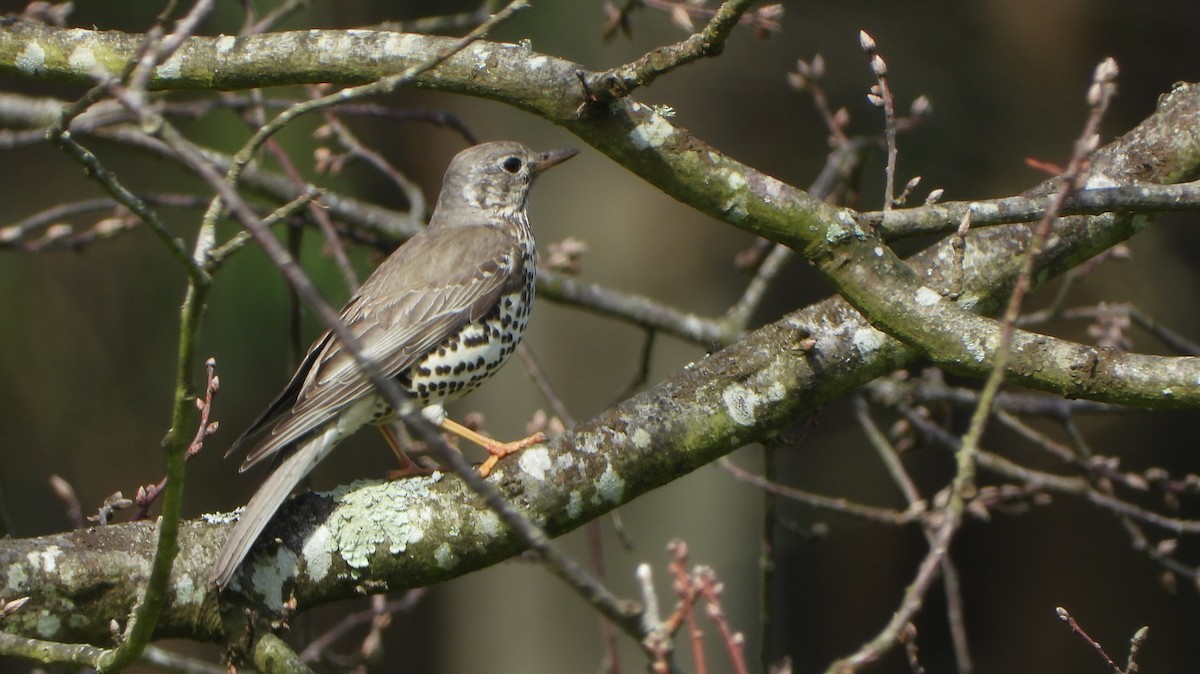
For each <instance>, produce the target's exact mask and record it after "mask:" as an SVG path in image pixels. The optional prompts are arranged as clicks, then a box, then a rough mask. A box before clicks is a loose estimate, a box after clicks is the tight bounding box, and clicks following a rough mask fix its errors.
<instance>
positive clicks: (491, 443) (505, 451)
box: [439, 417, 546, 477]
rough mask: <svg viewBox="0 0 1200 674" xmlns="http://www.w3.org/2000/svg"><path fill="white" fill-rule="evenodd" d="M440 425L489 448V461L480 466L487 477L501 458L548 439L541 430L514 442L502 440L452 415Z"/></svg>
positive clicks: (486, 448) (480, 472)
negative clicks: (472, 427) (475, 429)
mask: <svg viewBox="0 0 1200 674" xmlns="http://www.w3.org/2000/svg"><path fill="white" fill-rule="evenodd" d="M439 425H440V426H441V427H442V430H444V431H447V432H449V433H453V434H455V435H457V436H458V437H460V438H463V439H464V440H470V441H471V442H473V443H475V444H477V445H479V446H480V447H483V448H484V449H485V450H487V453H488V454H489V455H490V456H488V458H487V461H484V462H483V464H482V465H480V466H479V474H480V475H482V476H483V477H487V476H488V473H491V472H492V468H495V466H496V464H497V463H498V462H499V461H500V459H503V458H504V457H506V456H508V455H509V454H512V453H513V452H516V451H519V450H522V449H525V448H526V447H529V446H532V445H536V444H538V443H541V442H545V441H546V434H545V433H542V432H541V431H539V432H537V433H534V434H533V435H531V436H529V437H527V438H522V439H520V440H514V441H512V442H500V441H498V440H493V439H491V438H489V437H487V436H486V435H483V434H482V433H478V432H476V431H473V430H471V429H469V428H467V427H466V426H463V425H462V424H460V423H458V422H457V421H454V420H453V419H451V418H450V417H446V418H444V419H442V423H441V424H439Z"/></svg>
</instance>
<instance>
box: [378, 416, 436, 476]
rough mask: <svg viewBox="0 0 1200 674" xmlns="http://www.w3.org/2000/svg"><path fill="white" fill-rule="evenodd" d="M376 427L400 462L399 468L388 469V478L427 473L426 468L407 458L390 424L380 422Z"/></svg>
mask: <svg viewBox="0 0 1200 674" xmlns="http://www.w3.org/2000/svg"><path fill="white" fill-rule="evenodd" d="M377 428H379V432H380V433H382V434H383V439H384V440H387V443H388V447H391V448H392V453H393V454H395V455H396V460H397V461H399V462H400V467H399V468H396V469H395V470H390V471H388V479H389V480H395V479H398V478H402V477H408V476H410V475H428V474H429V471H428V470H426V469H425V468H422V467H421V466H419V465H417V462H416V461H413V460H412V459H411V458H409V456H408V454H406V453H405V452H404V448H403V447H401V446H400V438H397V437H396V431H394V430H393V429H392V426H391V424H382V425H380V426H378V427H377Z"/></svg>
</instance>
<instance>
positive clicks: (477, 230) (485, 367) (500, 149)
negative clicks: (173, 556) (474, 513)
mask: <svg viewBox="0 0 1200 674" xmlns="http://www.w3.org/2000/svg"><path fill="white" fill-rule="evenodd" d="M576 154H577V151H576V150H571V149H558V150H550V151H548V152H536V151H534V150H532V149H530V148H528V147H526V146H524V145H522V144H520V143H516V142H512V141H497V142H489V143H483V144H480V145H475V146H473V147H469V148H467V149H465V150H463V151H461V152H459V153H458V154H457V155H456V156H455V157H454V158H453V159H452V160H451V161H450V164H449V166H448V168H447V169H446V174H445V177H444V178H443V180H442V187H441V192H440V194H439V196H438V199H437V203H436V205H435V206H434V209H433V214H432V215H431V216H430V219H429V224H428V226H426V227H425V228H424V229H422V230H421V231H420V232H418V233H417V234H416V235H414V236H413V237H412V238H410V239H409V240H408V241H406V242H405V243H404V244H403V245H401V246H400V247H399V248H397V249H396V250H395V251H393V252H392V253H391V254H390V255H389V256H388V257H387V258H386V259H384V261H383V262H382V263H381V264H380V265H379V266H378V267H377V268H376V269H375V271H374V272H372V274H371V275H370V276H369V277H368V278H367V280H366V281H364V282H363V284H362V286H361V287H360V288H359V289H358V291H357V292H356V293H355V294H354V295H353V296H352V297H351V298H350V300H349V301H348V302H347V303H346V306H345V308H343V309H342V312H341V320H342V321H343V323H344V324H345V325H346V327H347V328H348V329H349V330H350V332H351V333H353V334H354V336H355V337H356V338H357V339H358V340H359V343H360V344H361V346H362V351H363V355H364V356H366V357H369V358H371V359H372V360H373V361H374V362H375V363H377V364H378V366H379V368H380V370H381V371H382V372H383V374H384V375H385V376H388V377H391V378H392V379H393V380H394V381H395V382H396V384H397V385H398V386H399V388H400V390H401V391H402V392H403V393H404V394H405V395H406V396H408V397H409V398H410V399H411V400H412V401H413V402H414V403H415V404H416V406H417V407H418V408H419V409H420V410H421V413H422V414H423V415H424V416H425V417H426V418H427V419H429V420H430V421H432V422H434V423H435V424H437V425H439V426H441V427H442V429H443V430H446V431H449V432H451V433H455V434H457V435H460V436H461V437H464V438H466V439H467V440H470V441H472V442H474V443H476V444H479V445H481V446H483V447H484V448H485V449H487V451H488V452H489V454H491V456H490V457H489V460H488V461H487V462H485V463H484V465H483V467H482V468H481V470H480V472H481V473H482V474H484V475H485V476H486V474H487V471H488V470H490V469H491V466H493V465H494V464H495V462H496V461H497V460H498V459H499V458H500V457H502V456H505V455H507V454H510V453H512V452H514V451H516V450H518V449H521V448H523V447H525V446H529V445H531V444H535V443H536V442H540V441H542V440H544V439H545V438H544V436H542V435H541V434H535V435H533V436H530V437H529V438H525V439H523V440H518V441H516V442H511V443H502V442H497V441H495V440H492V439H491V438H488V437H486V436H483V435H481V434H479V433H476V432H475V431H472V430H470V429H468V428H466V427H464V426H462V425H460V424H458V423H456V422H454V421H452V420H451V419H449V418H448V417H447V416H446V413H445V409H444V408H443V404H444V403H446V402H448V401H450V400H453V399H455V398H458V397H460V396H462V395H465V394H466V393H469V392H470V391H472V390H474V389H475V388H476V387H478V386H479V385H480V384H481V383H483V381H484V380H486V379H487V378H489V377H490V376H491V375H493V374H495V372H496V371H497V370H498V369H499V368H500V366H501V365H503V364H504V362H505V361H506V360H507V359H508V357H509V356H510V355H512V353H513V351H514V350H515V349H516V346H517V343H518V342H519V341H520V339H521V335H522V333H523V332H524V330H525V326H526V324H527V322H528V319H529V312H530V308H531V306H532V304H533V295H534V279H535V273H536V269H537V248H536V246H535V244H534V238H533V231H532V229H531V228H530V226H529V219H528V216H527V214H526V202H527V201H528V197H529V190H530V187H531V185H532V184H533V181H534V179H535V178H536V177H537V176H538V175H540V174H541V173H543V172H544V171H546V170H547V169H549V168H550V167H552V166H555V165H557V164H560V163H562V162H564V161H566V160H568V159H570V158H571V157H573V156H575V155H576ZM395 420H396V414H395V410H393V409H392V407H391V406H390V405H389V404H388V403H387V402H386V401H385V400H384V399H383V397H382V396H381V395H380V394H379V393H378V392H377V391H376V389H375V387H374V385H373V384H372V383H371V381H370V380H369V379H368V377H367V375H366V374H365V373H364V372H363V371H362V370H361V369H360V368H359V367H358V365H357V363H356V361H355V359H354V357H353V356H352V355H351V354H350V353H348V352H347V351H346V349H345V348H343V346H342V345H341V343H340V342H339V341H338V339H337V338H336V337H335V336H334V335H333V333H332V332H330V331H326V332H325V333H324V334H322V335H321V336H320V337H318V338H317V339H316V341H315V342H314V343H313V344H312V346H311V347H310V348H309V350H308V352H307V354H306V355H305V357H304V359H303V361H302V362H301V363H300V366H299V368H298V369H297V370H296V373H295V374H294V375H293V376H292V379H291V381H290V382H289V383H288V384H287V386H286V387H284V389H283V392H282V393H280V394H279V396H278V397H277V398H276V399H275V400H274V401H273V402H272V403H271V404H270V405H269V406H268V407H267V409H266V410H265V411H264V412H263V413H262V414H261V415H260V416H259V417H258V418H257V419H256V420H255V421H254V422H253V423H252V424H251V425H250V427H249V428H248V429H247V430H246V432H245V433H243V434H242V435H241V437H240V438H238V440H237V441H235V442H234V443H233V446H232V447H231V448H230V450H229V452H228V453H227V454H226V456H228V455H229V454H232V453H234V452H236V451H237V450H238V448H239V447H241V446H242V445H243V444H244V443H247V442H249V441H251V440H256V444H255V445H254V446H253V448H252V449H250V451H249V452H248V453H247V455H246V458H245V460H244V461H243V463H242V465H241V468H240V471H241V472H244V471H245V470H247V469H248V468H250V467H251V466H253V465H255V464H257V463H259V462H261V461H263V460H264V459H267V458H268V457H273V458H274V459H275V467H274V469H273V470H272V472H271V473H270V474H269V475H268V476H267V478H266V480H265V481H264V482H263V483H262V485H261V486H260V487H259V488H258V490H257V491H256V492H255V493H254V495H253V496H252V497H251V499H250V501H249V502H248V503H247V504H246V507H245V508H244V510H243V512H242V513H241V516H240V518H239V519H238V521H237V524H236V525H234V527H233V530H232V531H231V532H230V535H229V537H228V538H227V539H226V541H225V543H224V545H223V547H222V549H221V551H220V553H219V554H218V556H217V561H216V563H215V564H214V566H213V568H212V571H211V573H210V575H209V583H210V585H215V586H216V587H217V588H218V589H224V588H225V587H226V586H227V585H228V584H229V582H230V581H231V579H232V578H233V575H234V572H235V571H236V570H237V568H238V567H239V566H240V565H241V563H242V561H243V560H244V559H245V558H246V556H247V555H248V554H249V552H250V550H251V548H252V547H253V545H254V543H255V541H256V540H257V539H258V537H259V535H260V534H261V533H262V531H263V529H265V528H266V526H267V523H268V522H269V521H270V520H271V517H272V516H273V515H274V514H275V511H276V510H277V509H278V508H279V506H280V505H281V504H282V503H283V501H284V500H285V499H286V498H287V496H288V495H289V494H290V493H291V492H292V490H293V489H294V488H295V487H296V485H297V484H298V483H299V482H300V480H302V479H303V478H304V476H305V475H307V474H308V473H309V472H310V471H311V470H312V469H313V467H315V466H316V465H317V464H318V463H320V462H321V460H322V459H324V458H325V457H326V456H328V455H329V453H330V452H331V451H332V450H333V449H334V447H335V446H336V445H337V444H338V443H339V442H340V441H341V440H342V439H344V438H345V437H347V436H349V435H350V434H352V433H354V432H355V431H357V430H358V429H360V428H362V427H364V426H368V425H375V426H378V427H379V428H380V430H382V431H383V432H384V435H385V437H386V438H388V440H389V444H391V445H392V448H393V450H395V451H396V452H397V456H398V457H399V458H400V460H401V466H402V468H401V471H400V472H401V473H406V472H416V470H418V469H417V467H416V465H415V464H413V463H412V462H411V460H409V459H408V458H407V457H405V456H404V454H403V452H402V450H400V447H399V445H398V444H397V442H396V439H395V437H394V436H393V435H391V434H390V433H389V431H390V425H389V424H390V423H392V422H394V421H395Z"/></svg>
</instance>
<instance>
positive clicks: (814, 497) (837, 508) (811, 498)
mask: <svg viewBox="0 0 1200 674" xmlns="http://www.w3.org/2000/svg"><path fill="white" fill-rule="evenodd" d="M719 463H720V465H721V467H722V468H724V469H725V470H726V472H728V473H729V474H730V475H732V476H733V477H735V478H737V479H738V480H739V481H741V482H745V483H747V484H750V485H753V486H755V487H757V488H759V489H762V490H764V491H767V492H770V493H771V494H774V495H776V496H781V497H783V498H787V499H791V500H793V501H799V502H800V503H804V504H806V505H810V506H812V507H814V508H821V509H824V510H831V511H833V512H838V513H842V514H843V515H852V516H854V517H858V518H861V519H864V520H867V521H869V522H877V523H880V524H891V525H903V524H909V523H911V522H914V521H919V520H920V519H921V516H922V514H923V512H924V508H921V507H916V508H910V509H909V510H907V511H904V512H901V511H899V510H889V509H887V508H876V507H874V506H867V505H861V504H858V503H854V502H852V501H850V500H848V499H845V498H832V497H829V496H821V495H820V494H813V493H810V492H806V491H802V490H800V489H795V488H792V487H787V486H784V485H781V484H777V483H774V482H770V481H768V480H766V479H764V478H761V477H759V476H757V475H754V474H753V473H750V472H749V471H747V470H745V469H743V468H740V467H738V465H737V464H735V463H733V462H732V461H730V460H729V459H728V458H726V457H722V458H721V459H719Z"/></svg>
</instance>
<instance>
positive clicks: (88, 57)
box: [67, 45, 98, 74]
mask: <svg viewBox="0 0 1200 674" xmlns="http://www.w3.org/2000/svg"><path fill="white" fill-rule="evenodd" d="M67 65H69V66H70V67H71V69H72V70H77V71H79V72H82V73H88V74H91V73H93V72H95V70H96V66H97V65H98V62H97V61H96V54H95V52H93V51H92V50H91V49H89V48H87V47H85V46H83V45H80V46H78V47H76V48H74V49H72V50H71V53H70V55H68V56H67Z"/></svg>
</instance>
